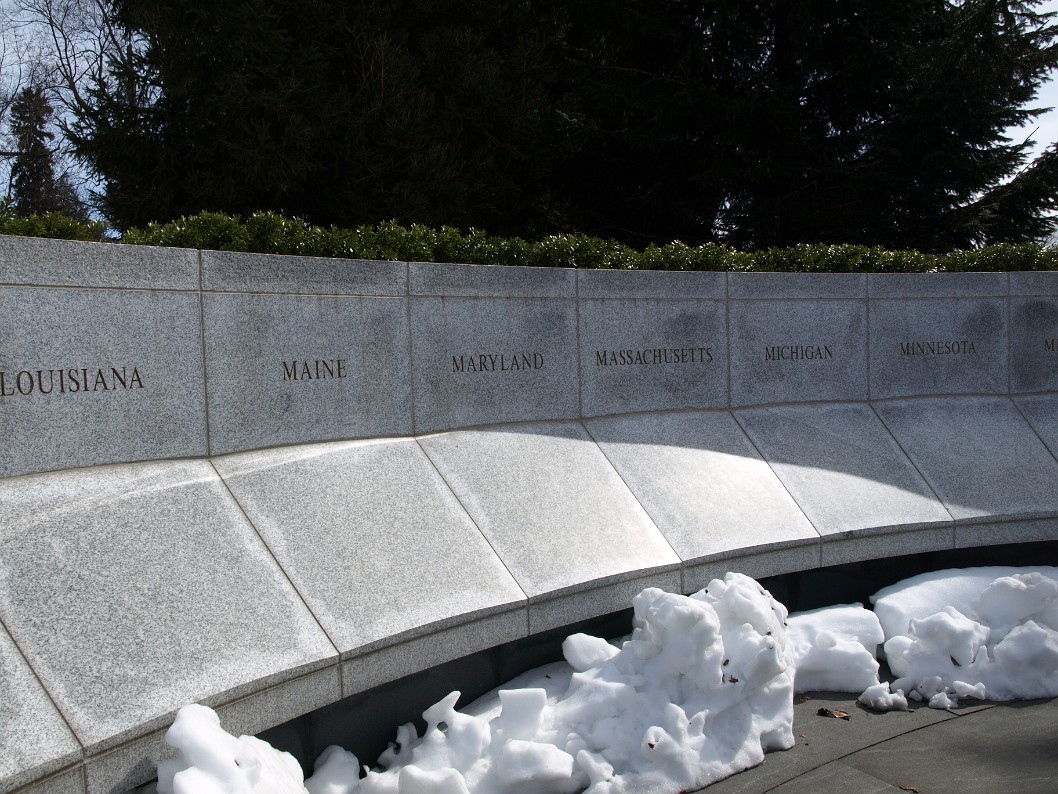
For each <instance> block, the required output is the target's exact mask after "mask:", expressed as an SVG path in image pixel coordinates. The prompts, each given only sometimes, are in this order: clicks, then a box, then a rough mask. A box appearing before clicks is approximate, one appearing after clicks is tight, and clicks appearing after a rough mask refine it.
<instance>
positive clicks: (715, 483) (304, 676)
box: [0, 238, 1058, 794]
mask: <svg viewBox="0 0 1058 794" xmlns="http://www.w3.org/2000/svg"><path fill="white" fill-rule="evenodd" d="M314 267H315V268H317V269H315V270H314V269H313V268H314ZM299 268H300V269H299ZM343 268H345V269H343ZM303 272H304V274H303ZM380 274H381V275H380ZM380 279H381V281H380ZM0 325H2V326H3V327H2V328H0V331H2V332H3V336H2V337H0V338H2V339H3V342H2V344H3V347H2V349H0V370H3V371H4V372H5V373H6V374H5V380H4V382H3V390H4V396H3V397H0V420H2V422H3V427H4V430H5V435H6V436H7V441H8V443H7V444H6V445H5V455H4V456H3V461H2V462H0V671H2V674H0V792H5V793H6V792H15V791H18V792H23V791H26V792H29V791H32V792H35V794H43V792H57V791H89V792H109V791H124V790H126V789H128V788H131V787H133V786H136V785H139V784H141V783H143V782H145V781H147V780H149V779H151V778H152V777H153V776H154V766H155V764H156V763H157V762H158V761H159V760H161V759H162V758H164V757H166V753H165V748H164V745H163V741H162V734H163V733H164V730H165V729H166V728H167V727H168V725H169V723H170V722H171V720H172V717H173V715H174V713H175V711H176V709H178V708H179V707H180V706H182V705H184V704H186V703H188V702H192V701H196V702H201V703H205V704H207V705H210V706H212V707H214V708H215V709H217V711H218V712H219V714H220V715H221V718H222V721H223V724H224V726H225V728H227V729H228V730H229V731H232V732H235V733H259V732H261V731H263V730H265V729H267V728H269V727H271V726H274V725H278V724H280V723H283V722H285V721H287V720H290V719H292V718H294V717H297V716H298V715H301V714H305V713H307V712H310V711H312V710H314V709H318V708H321V707H323V706H326V705H328V704H331V703H334V702H337V701H339V700H341V699H343V698H346V697H349V696H351V695H354V694H356V693H359V692H364V691H366V690H369V689H371V688H373V687H375V686H378V685H381V684H384V683H387V682H390V681H394V680H396V679H399V678H401V677H403V676H406V675H408V674H410V673H414V672H417V671H421V670H425V669H429V668H431V667H434V666H436V665H439V664H442V663H444V662H447V661H449V660H452V659H455V658H458V657H462V656H465V655H467V654H471V653H474V652H476V651H479V650H483V649H486V648H490V647H494V646H497V645H502V644H504V643H508V642H511V641H514V640H517V639H519V638H525V637H529V636H532V635H535V634H539V633H541V632H545V631H548V630H551V629H556V628H560V627H563V626H566V625H569V624H573V623H576V622H578V621H582V620H585V619H589V618H593V617H597V616H602V615H607V614H610V613H612V612H614V611H617V610H621V609H624V608H626V607H627V606H628V605H629V603H630V601H631V598H632V596H634V595H635V594H636V593H637V592H639V590H641V589H642V588H644V587H648V586H656V587H662V588H665V589H667V590H672V591H676V590H679V591H681V592H685V593H689V592H693V591H695V590H697V589H700V588H701V587H702V586H704V585H705V584H706V583H707V582H708V581H709V580H710V579H711V578H713V577H714V576H719V575H722V574H723V573H724V572H726V571H728V570H738V571H742V572H745V573H747V574H749V575H752V576H756V577H765V576H773V575H778V574H784V573H790V572H796V571H807V570H812V569H817V568H820V567H824V566H830V565H838V564H843V563H849V562H857V561H864V560H873V559H879V558H885V557H892V556H897V555H904V554H915V553H920V552H937V551H944V550H948V549H960V548H968V547H976V546H989V545H994V544H1008V543H1023V542H1034V541H1041V540H1058V487H1056V486H1058V353H1056V352H1054V351H1052V347H1053V345H1052V344H1051V342H1053V341H1054V340H1055V339H1058V274H1050V273H1047V274H1006V273H1002V274H992V273H990V274H961V275H960V276H937V275H933V276H906V277H905V276H863V275H837V276H816V275H813V276H794V275H781V274H718V273H686V274H684V273H656V274H655V273H622V272H617V273H615V272H597V273H596V272H580V273H577V272H575V271H563V270H554V271H552V270H535V269H526V270H524V271H523V270H512V269H504V268H481V267H470V266H459V265H454V266H439V265H416V264H415V263H410V264H409V263H355V262H354V263H348V262H339V263H334V262H331V261H317V260H296V259H294V258H290V257H260V256H250V255H236V254H216V253H212V252H195V251H192V252H185V251H167V250H165V249H162V250H160V251H159V250H157V249H128V248H124V247H118V246H104V245H87V244H75V243H57V242H52V241H37V240H23V239H17V238H0ZM945 340H946V341H945ZM916 345H917V346H918V347H916ZM971 349H972V352H971ZM483 351H485V352H483ZM651 351H660V352H659V353H658V354H656V355H655V353H653V352H651ZM930 351H932V352H930ZM637 353H638V355H639V361H638V362H637V360H636V355H637ZM483 357H484V358H483ZM491 357H494V358H491ZM644 357H645V358H644ZM655 359H656V360H655ZM323 362H326V363H325V364H324V363H323ZM339 362H341V363H339ZM122 366H123V367H124V368H125V372H124V375H123V376H121V377H119V374H118V372H116V371H115V370H118V371H120V367H122ZM89 368H95V369H96V370H97V372H88V369H89ZM131 370H135V372H136V376H137V377H138V379H139V380H140V384H137V383H135V381H134V379H133V373H132V371H131ZM263 370H267V372H262V371H263ZM48 372H55V373H57V372H62V373H63V374H62V378H63V383H64V385H65V386H66V387H68V391H62V390H60V391H58V392H56V391H55V383H56V380H55V379H56V378H57V377H59V376H58V375H54V374H53V375H51V376H50V377H51V379H50V380H45V374H46V373H48ZM12 373H13V374H12ZM20 373H28V374H25V375H22V374H20ZM99 379H102V382H101V383H99V385H98V388H97V381H98V380H99ZM31 380H32V383H31V382H30V381H31ZM72 382H76V383H77V384H78V388H77V389H76V390H73V389H72V385H71V384H72ZM82 383H91V385H92V387H93V388H92V389H91V390H90V393H87V394H86V393H85V392H86V391H87V390H85V389H82V388H81V384H82ZM104 385H105V387H106V388H104ZM42 386H43V387H44V388H42ZM49 386H50V389H48V388H47V387H49ZM42 392H43V393H42Z"/></svg>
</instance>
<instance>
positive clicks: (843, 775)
mask: <svg viewBox="0 0 1058 794" xmlns="http://www.w3.org/2000/svg"><path fill="white" fill-rule="evenodd" d="M971 703H972V705H968V706H965V707H961V708H959V709H956V710H955V711H954V712H947V711H940V710H937V709H930V708H927V707H926V706H925V705H924V704H913V707H912V710H911V711H909V712H899V711H896V712H888V713H884V714H878V713H875V712H872V711H869V710H868V709H865V708H863V707H862V706H859V705H858V704H857V703H856V699H855V697H854V696H850V695H847V694H844V693H842V694H836V693H812V694H810V695H808V696H801V695H799V696H797V697H796V698H795V705H794V736H795V737H796V739H797V744H796V746H794V747H793V748H791V749H790V750H787V751H784V752H775V753H769V754H768V755H767V757H766V759H765V761H764V763H763V764H761V765H760V766H758V767H755V768H753V769H749V770H747V771H745V772H742V773H740V774H738V775H734V776H732V777H730V778H728V779H726V780H722V781H720V782H718V783H715V784H714V785H712V786H709V787H708V792H709V794H761V793H762V792H776V793H777V794H817V793H818V792H841V793H842V794H875V792H878V793H881V792H898V791H909V792H920V794H936V793H938V792H958V794H974V793H975V792H988V793H989V794H996V793H997V792H1007V791H1017V792H1018V794H1032V793H1034V792H1041V793H1042V792H1048V794H1050V793H1052V792H1058V698H1055V699H1052V700H1031V701H1018V702H1014V703H978V702H971ZM821 707H825V708H829V709H831V710H842V711H845V712H847V713H848V714H849V715H850V719H848V720H842V719H835V718H834V717H826V716H819V715H818V714H817V712H818V710H819V709H820V708H821Z"/></svg>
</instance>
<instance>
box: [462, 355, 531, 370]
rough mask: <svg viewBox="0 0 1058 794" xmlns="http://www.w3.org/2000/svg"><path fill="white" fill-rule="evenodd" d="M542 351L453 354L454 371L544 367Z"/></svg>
mask: <svg viewBox="0 0 1058 794" xmlns="http://www.w3.org/2000/svg"><path fill="white" fill-rule="evenodd" d="M543 368H544V356H543V354H542V353H477V354H475V355H471V356H452V372H520V371H521V370H526V369H543Z"/></svg>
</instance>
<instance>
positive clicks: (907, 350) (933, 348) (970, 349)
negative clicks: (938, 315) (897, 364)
mask: <svg viewBox="0 0 1058 794" xmlns="http://www.w3.org/2000/svg"><path fill="white" fill-rule="evenodd" d="M900 355H902V356H959V355H963V356H968V355H977V346H976V345H975V344H974V343H973V342H972V341H970V340H969V339H960V340H954V339H953V340H951V341H945V340H942V339H938V340H937V341H935V342H901V343H900Z"/></svg>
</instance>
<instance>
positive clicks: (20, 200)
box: [9, 86, 88, 220]
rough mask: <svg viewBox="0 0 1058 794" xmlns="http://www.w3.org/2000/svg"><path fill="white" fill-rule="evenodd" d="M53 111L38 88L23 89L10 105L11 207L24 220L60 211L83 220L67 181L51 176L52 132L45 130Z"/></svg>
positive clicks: (84, 215) (84, 216)
mask: <svg viewBox="0 0 1058 794" xmlns="http://www.w3.org/2000/svg"><path fill="white" fill-rule="evenodd" d="M53 115H54V110H53V109H52V106H51V103H50V102H48V99H47V97H46V96H45V94H44V90H43V89H42V88H40V87H39V86H29V87H26V88H23V89H22V90H21V91H20V92H19V93H18V96H17V97H16V98H15V100H14V102H13V103H12V104H11V118H10V122H9V124H10V131H11V137H12V138H13V140H14V144H15V157H14V160H13V162H12V165H11V206H12V209H13V210H14V212H15V214H17V215H20V216H22V217H26V216H28V215H32V214H38V215H42V214H44V213H46V212H62V213H65V214H67V215H69V216H70V217H73V218H77V219H79V220H87V215H88V213H87V211H86V209H85V206H84V204H83V203H82V202H81V200H80V198H79V197H78V196H77V191H76V190H75V189H74V187H73V185H72V184H71V182H70V180H69V178H68V177H67V176H66V175H65V174H63V175H62V176H60V177H56V175H55V155H54V153H53V151H52V148H51V144H52V141H53V140H54V139H55V133H53V132H52V131H51V130H49V129H48V125H49V123H50V122H51V119H52V116H53Z"/></svg>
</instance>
